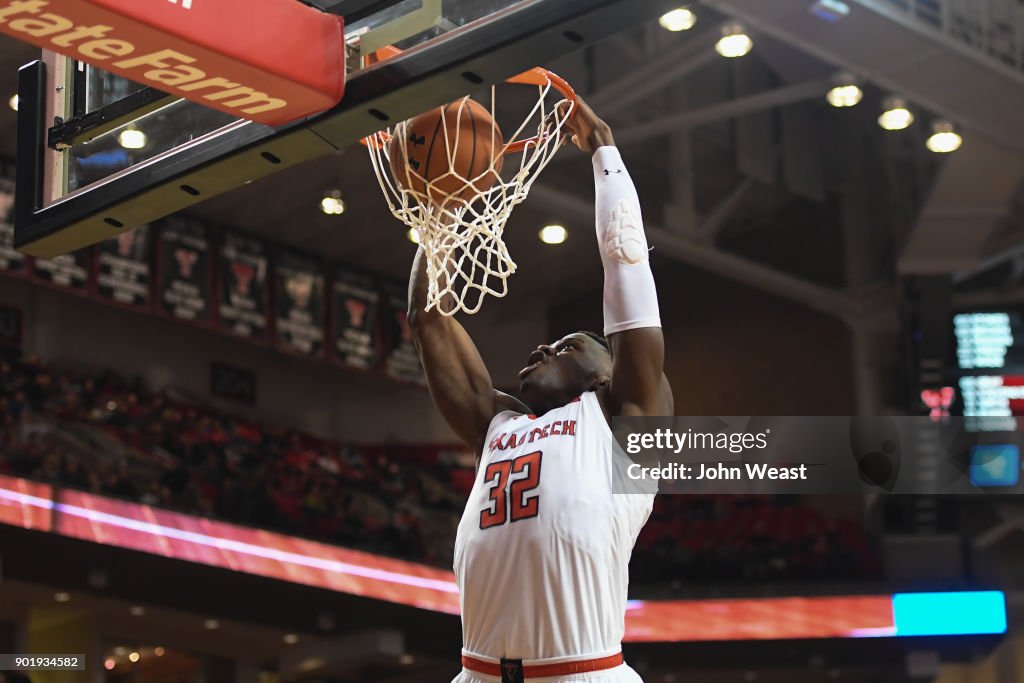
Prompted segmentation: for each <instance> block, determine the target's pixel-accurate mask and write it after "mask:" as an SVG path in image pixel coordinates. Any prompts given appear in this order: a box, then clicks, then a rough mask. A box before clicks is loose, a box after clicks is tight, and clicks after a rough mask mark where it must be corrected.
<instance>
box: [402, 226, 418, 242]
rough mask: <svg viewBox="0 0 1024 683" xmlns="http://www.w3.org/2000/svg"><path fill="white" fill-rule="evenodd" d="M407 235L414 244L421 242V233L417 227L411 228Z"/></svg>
mask: <svg viewBox="0 0 1024 683" xmlns="http://www.w3.org/2000/svg"><path fill="white" fill-rule="evenodd" d="M405 236H406V238H408V240H409V241H410V242H412V243H413V244H419V243H420V233H419V231H418V230H417V229H416V228H409V232H407V233H405Z"/></svg>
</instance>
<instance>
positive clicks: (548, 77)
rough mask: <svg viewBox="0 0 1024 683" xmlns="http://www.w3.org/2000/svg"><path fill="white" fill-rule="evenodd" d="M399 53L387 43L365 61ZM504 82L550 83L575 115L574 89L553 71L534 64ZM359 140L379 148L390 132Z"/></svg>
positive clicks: (517, 148)
mask: <svg viewBox="0 0 1024 683" xmlns="http://www.w3.org/2000/svg"><path fill="white" fill-rule="evenodd" d="M400 54H402V51H401V50H400V49H399V48H397V47H394V46H392V45H388V46H386V47H382V48H380V49H379V50H376V51H375V52H373V53H372V54H370V55H369V56H367V58H366V63H367V64H376V63H378V62H381V61H383V60H385V59H388V58H390V57H395V56H397V55H400ZM505 82H506V83H512V84H516V85H536V86H545V85H548V84H551V86H552V87H553V88H554V89H555V90H557V91H558V92H560V93H562V96H563V97H565V99H567V100H568V101H569V102H571V103H572V112H571V113H570V114H569V116H570V117H573V116H576V99H577V96H576V91H575V90H573V88H572V86H571V85H569V82H568V81H566V80H565V79H564V78H562V77H561V76H559V75H558V74H556V73H555V72H553V71H548V70H547V69H545V68H543V67H539V66H535V67H533V68H532V69H530V70H529V71H524V72H523V73H521V74H519V75H517V76H513V77H512V78H509V79H506V81H505ZM543 137H544V136H543V135H534V136H533V137H529V138H523V139H522V140H516V141H515V142H510V143H508V144H507V145H505V151H504V153H505V154H510V153H511V154H518V153H519V152H522V151H524V150H525V149H526V148H527V147H529V146H530V145H539V144H540V142H541V140H542V139H543ZM360 142H362V144H364V145H367V146H370V145H372V146H373V147H375V148H378V149H379V148H380V147H382V146H383V145H386V144H388V143H389V142H391V134H390V133H388V132H386V131H380V132H378V133H374V134H373V135H371V136H369V137H365V138H363V139H362V140H360Z"/></svg>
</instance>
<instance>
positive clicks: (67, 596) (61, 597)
mask: <svg viewBox="0 0 1024 683" xmlns="http://www.w3.org/2000/svg"><path fill="white" fill-rule="evenodd" d="M53 599H54V600H56V601H57V602H71V593H63V592H62V593H54V594H53Z"/></svg>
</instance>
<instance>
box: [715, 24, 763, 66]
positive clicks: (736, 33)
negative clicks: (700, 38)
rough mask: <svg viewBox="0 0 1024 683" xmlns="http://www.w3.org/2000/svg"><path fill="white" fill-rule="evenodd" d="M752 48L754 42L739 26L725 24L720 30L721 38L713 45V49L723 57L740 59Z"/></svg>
mask: <svg viewBox="0 0 1024 683" xmlns="http://www.w3.org/2000/svg"><path fill="white" fill-rule="evenodd" d="M753 47H754V41H753V40H751V38H750V36H748V35H747V34H746V32H744V30H743V27H742V26H741V25H740V24H727V25H726V26H724V27H723V28H722V37H721V38H719V39H718V42H717V43H715V49H716V50H718V54H720V55H722V56H723V57H730V58H732V57H742V56H743V55H745V54H747V53H748V52H750V50H751V49H752V48H753Z"/></svg>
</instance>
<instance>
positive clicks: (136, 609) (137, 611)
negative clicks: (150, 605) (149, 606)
mask: <svg viewBox="0 0 1024 683" xmlns="http://www.w3.org/2000/svg"><path fill="white" fill-rule="evenodd" d="M128 613H129V614H131V615H132V616H133V617H141V616H143V615H144V614H145V613H146V608H145V607H143V606H142V605H132V606H131V607H129V608H128Z"/></svg>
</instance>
